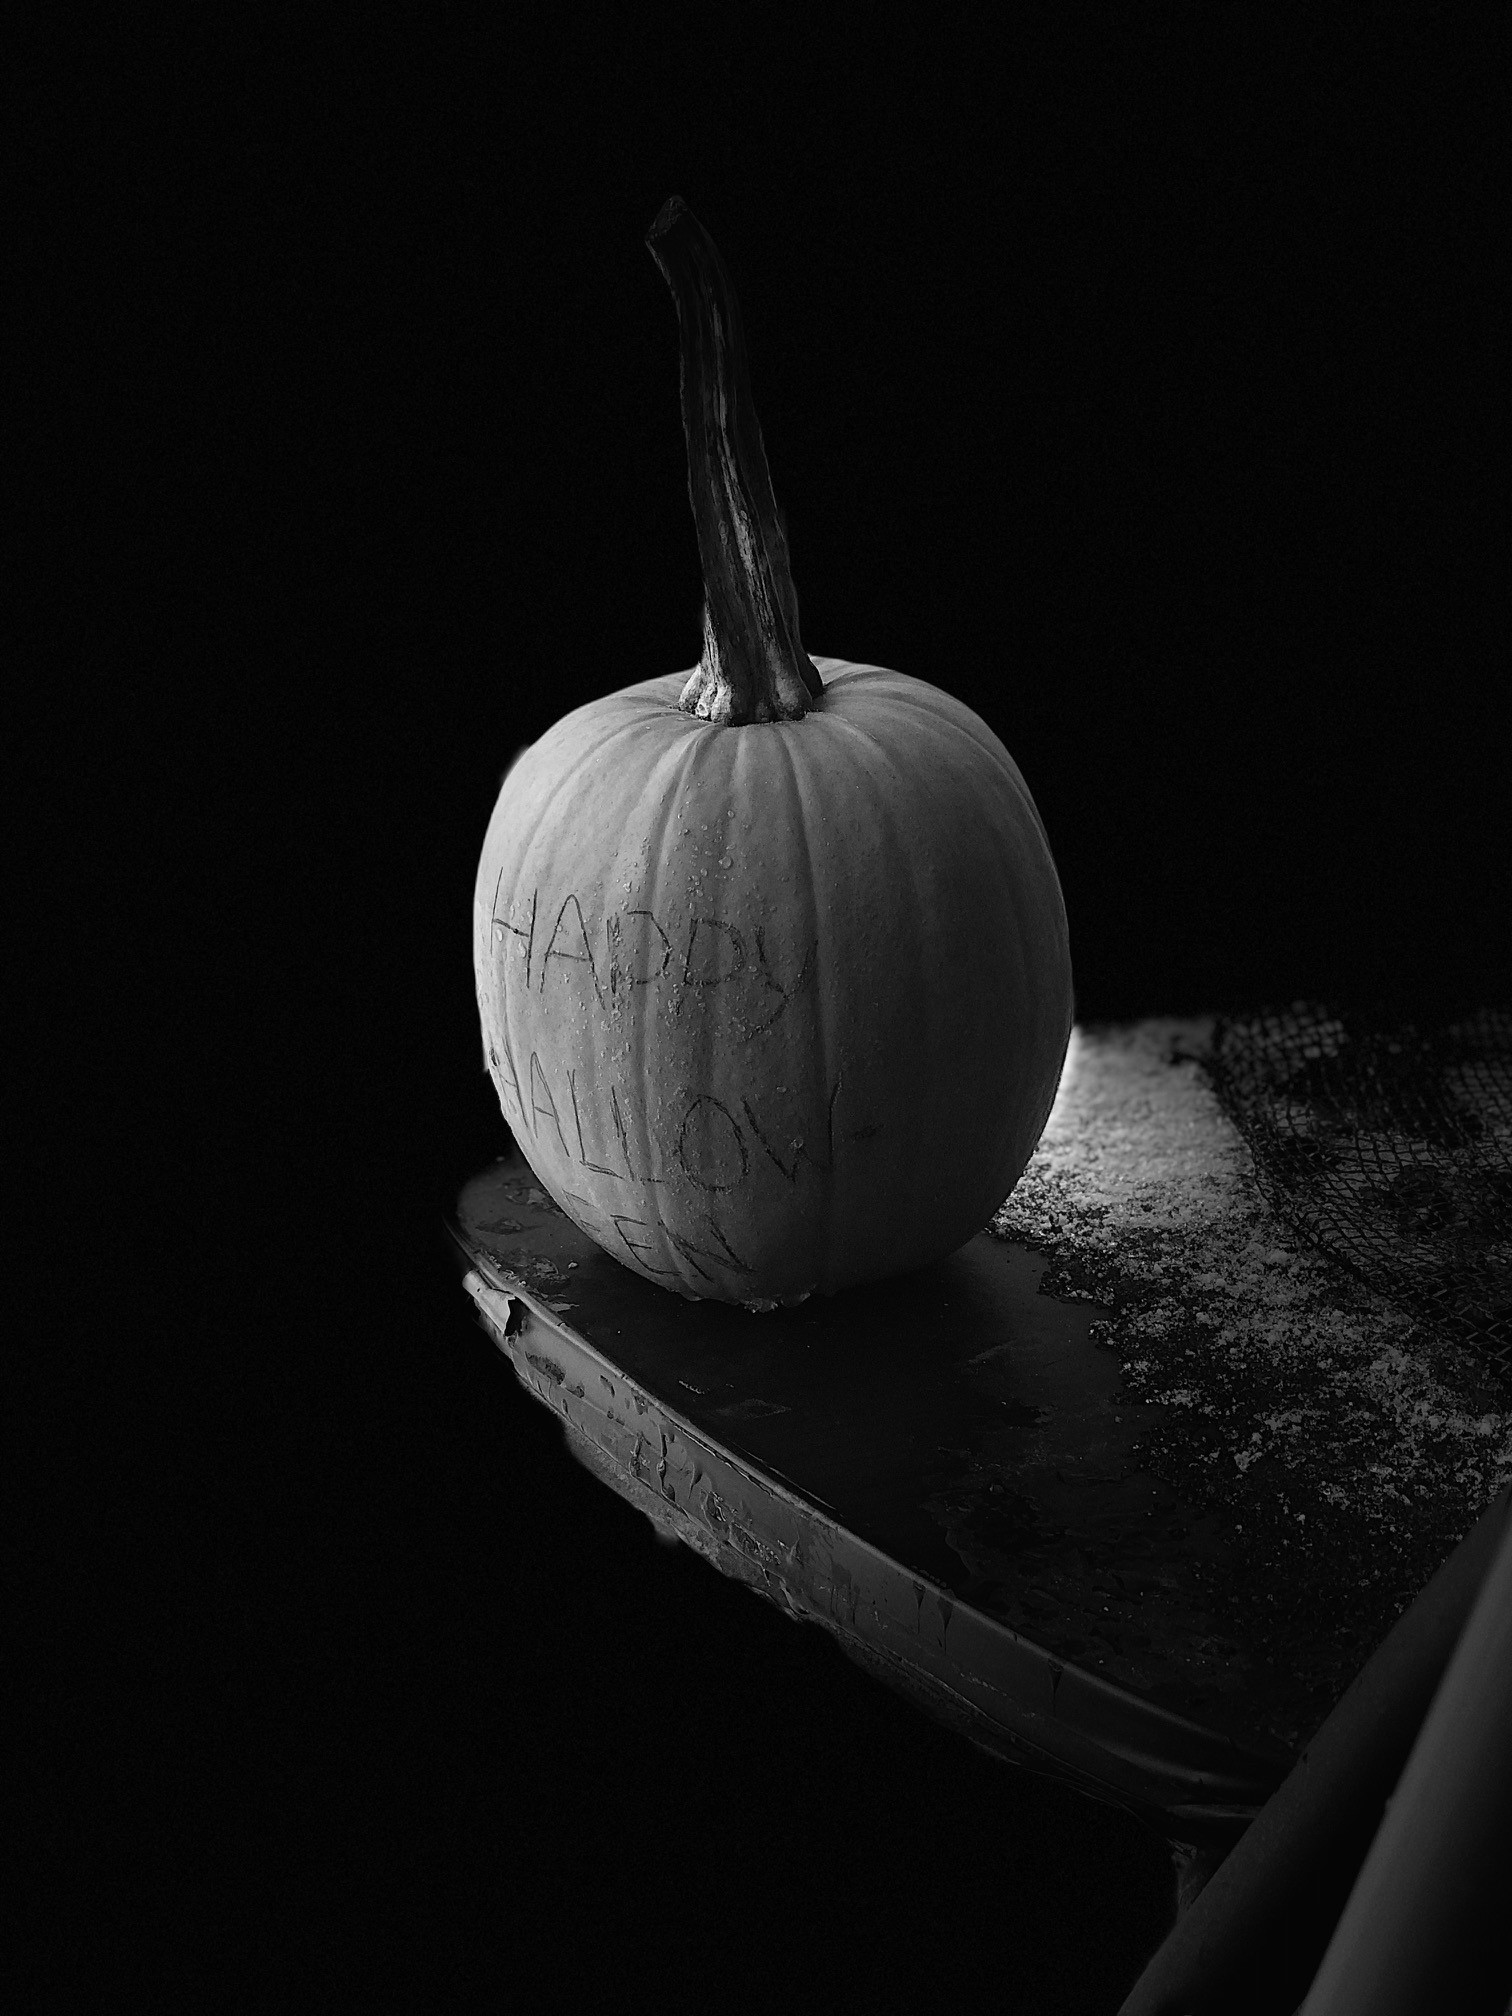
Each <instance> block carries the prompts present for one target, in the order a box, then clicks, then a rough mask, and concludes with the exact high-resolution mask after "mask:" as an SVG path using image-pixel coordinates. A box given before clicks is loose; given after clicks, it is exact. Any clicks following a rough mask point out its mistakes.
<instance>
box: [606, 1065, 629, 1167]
mask: <svg viewBox="0 0 1512 2016" xmlns="http://www.w3.org/2000/svg"><path fill="white" fill-rule="evenodd" d="M609 1110H610V1112H611V1113H612V1114H613V1115H614V1131H615V1133H616V1134H618V1136H619V1144H620V1153H621V1154H622V1155H623V1156H624V1158H625V1174H626V1175H627V1176H628V1177H629V1178H630V1181H631V1182H632V1183H633V1182H634V1181H635V1168H634V1165H633V1164H632V1162H631V1160H630V1137H629V1136H628V1135H627V1134H626V1132H625V1116H624V1114H623V1113H621V1111H620V1103H619V1094H618V1093H617V1092H616V1091H615V1089H614V1087H613V1086H612V1085H611V1086H610V1087H609Z"/></svg>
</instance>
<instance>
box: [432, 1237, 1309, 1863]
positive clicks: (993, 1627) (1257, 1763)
mask: <svg viewBox="0 0 1512 2016" xmlns="http://www.w3.org/2000/svg"><path fill="white" fill-rule="evenodd" d="M468 1260H469V1262H470V1264H469V1267H468V1271H467V1274H466V1276H465V1278H464V1281H463V1286H464V1288H465V1289H466V1290H467V1292H468V1294H469V1295H470V1296H471V1298H472V1300H473V1302H474V1304H475V1305H476V1307H477V1309H478V1312H479V1315H480V1317H481V1319H482V1320H483V1323H484V1325H485V1328H486V1330H487V1332H488V1334H489V1336H490V1337H491V1338H492V1339H493V1341H494V1342H495V1344H496V1345H497V1346H498V1348H499V1349H500V1350H501V1351H502V1352H503V1353H504V1355H505V1356H506V1357H507V1358H508V1359H509V1362H510V1364H511V1365H512V1366H513V1368H514V1371H515V1374H516V1377H517V1378H518V1379H519V1381H520V1383H521V1384H522V1385H523V1386H524V1387H525V1389H526V1391H527V1392H529V1393H530V1394H531V1395H532V1396H533V1397H534V1398H535V1399H537V1400H539V1401H540V1402H541V1403H542V1404H543V1405H544V1406H546V1407H548V1408H550V1409H551V1411H552V1412H553V1413H554V1414H555V1415H556V1416H557V1417H558V1418H559V1420H560V1421H561V1422H562V1425H563V1427H564V1429H565V1431H566V1435H567V1441H568V1447H569V1448H570V1449H571V1451H572V1453H573V1455H575V1456H576V1457H577V1458H578V1459H579V1460H580V1461H581V1462H583V1463H584V1464H585V1465H586V1466H587V1467H588V1468H589V1469H590V1470H591V1471H593V1472H594V1473H595V1474H596V1475H598V1476H599V1477H600V1478H601V1479H602V1480H603V1481H604V1482H605V1483H607V1484H609V1485H610V1486H611V1487H612V1488H613V1489H614V1490H616V1491H617V1492H618V1493H619V1494H620V1495H621V1496H622V1497H625V1498H627V1499H629V1500H630V1502H631V1503H632V1504H634V1505H635V1506H636V1507H637V1509H639V1510H640V1511H642V1512H644V1513H645V1514H646V1515H647V1517H648V1518H650V1519H651V1520H652V1522H653V1524H655V1525H656V1526H657V1527H658V1528H659V1529H660V1530H661V1531H663V1532H664V1533H667V1534H669V1535H672V1536H675V1537H676V1538H677V1539H679V1540H682V1541H684V1542H685V1543H686V1544H687V1545H689V1546H691V1547H692V1548H693V1549H694V1551H695V1552H696V1553H698V1554H700V1555H702V1556H703V1558H704V1559H705V1560H707V1561H709V1562H710V1563H711V1564H712V1565H713V1566H715V1567H716V1568H718V1569H720V1570H721V1571H722V1572H723V1573H725V1574H727V1575H731V1576H733V1577H734V1578H735V1579H737V1580H739V1581H742V1582H744V1583H745V1584H746V1585H747V1586H748V1587H751V1588H754V1589H756V1590H757V1591H758V1593H760V1594H762V1595H765V1596H767V1597H768V1598H769V1599H770V1600H771V1601H773V1602H775V1603H776V1604H777V1605H778V1606H779V1607H780V1608H781V1609H783V1610H785V1611H786V1612H787V1613H788V1615H789V1616H792V1617H794V1618H797V1619H799V1620H800V1621H803V1622H807V1623H816V1624H820V1625H823V1626H824V1628H825V1629H826V1630H828V1631H829V1632H831V1633H832V1634H833V1635H834V1636H835V1637H836V1638H837V1639H839V1641H840V1643H841V1645H842V1647H843V1648H844V1650H845V1651H846V1653H847V1654H848V1655H849V1656H850V1657H851V1658H853V1659H854V1660H855V1661H856V1662H857V1663H858V1664H860V1665H861V1666H863V1667H865V1668H867V1669H868V1670H870V1671H872V1672H874V1673H876V1674H877V1675H878V1676H879V1677H880V1678H883V1679H885V1680H887V1681H888V1682H889V1683H890V1684H892V1685H893V1686H895V1687H899V1688H901V1689H902V1690H903V1691H905V1692H907V1693H910V1694H913V1695H915V1696H923V1697H925V1699H926V1705H928V1706H929V1707H930V1708H931V1709H932V1710H933V1712H934V1713H935V1714H936V1715H937V1716H939V1717H940V1718H941V1719H943V1720H944V1721H946V1722H947V1723H949V1724H950V1725H952V1726H954V1727H955V1728H957V1729H959V1730H960V1731H961V1732H962V1733H963V1734H965V1735H967V1736H969V1737H970V1738H971V1740H972V1741H973V1742H975V1743H977V1744H978V1745H979V1746H980V1747H982V1748H984V1749H986V1750H988V1751H990V1752H992V1753H993V1754H994V1755H996V1756H998V1757H1001V1758H1003V1759H1005V1760H1006V1761H1008V1762H1010V1763H1014V1764H1017V1765H1020V1766H1022V1767H1025V1768H1027V1769H1029V1770H1032V1771H1037V1772H1039V1773H1040V1774H1042V1775H1045V1776H1050V1777H1054V1778H1057V1779H1059V1780H1061V1781H1062V1782H1069V1783H1071V1784H1073V1785H1074V1786H1076V1787H1077V1788H1078V1789H1079V1790H1081V1791H1083V1792H1086V1793H1087V1794H1089V1795H1090V1796H1092V1797H1094V1798H1098V1799H1102V1800H1104V1801H1106V1802H1108V1803H1111V1804H1114V1805H1118V1806H1123V1807H1126V1808H1127V1809H1129V1810H1130V1811H1132V1812H1135V1813H1138V1814H1139V1815H1141V1817H1143V1818H1145V1819H1147V1820H1149V1821H1151V1822H1152V1823H1153V1824H1156V1825H1158V1826H1160V1827H1161V1828H1162V1829H1163V1831H1165V1832H1167V1833H1169V1834H1171V1835H1173V1836H1174V1837H1176V1838H1181V1839H1188V1840H1198V1839H1201V1840H1204V1841H1205V1840H1207V1839H1208V1838H1209V1837H1211V1836H1215V1835H1216V1836H1219V1837H1222V1838H1224V1839H1226V1840H1232V1839H1235V1838H1237V1836H1238V1835H1239V1834H1240V1833H1242V1832H1243V1830H1244V1828H1245V1827H1246V1826H1247V1825H1248V1823H1249V1821H1250V1820H1251V1819H1253V1818H1254V1816H1255V1814H1256V1813H1257V1812H1258V1811H1259V1808H1260V1807H1261V1806H1262V1805H1263V1804H1264V1802H1265V1800H1266V1799H1267V1798H1268V1797H1269V1796H1270V1794H1271V1793H1272V1792H1273V1791H1274V1790H1275V1788H1276V1786H1277V1785H1278V1784H1279V1783H1280V1781H1281V1778H1282V1777H1283V1776H1284V1771H1283V1770H1281V1769H1280V1768H1278V1767H1277V1766H1276V1765H1274V1764H1273V1763H1271V1762H1270V1761H1269V1760H1267V1759H1263V1758H1259V1757H1256V1756H1253V1755H1251V1754H1250V1753H1248V1752H1246V1751H1245V1750H1244V1749H1243V1748H1242V1747H1241V1746H1240V1745H1239V1744H1238V1743H1236V1742H1235V1741H1234V1740H1233V1739H1232V1738H1230V1737H1226V1736H1223V1735H1220V1734H1219V1733H1218V1732H1217V1731H1215V1730H1212V1729H1208V1728H1205V1727H1204V1726H1203V1725H1202V1724H1201V1723H1199V1722H1193V1721H1190V1720H1188V1719H1187V1718H1186V1717H1185V1716H1181V1715H1177V1714H1174V1713H1173V1712H1172V1711H1170V1710H1169V1709H1165V1708H1161V1707H1159V1706H1158V1705H1157V1704H1156V1703H1154V1702H1152V1701H1147V1700H1145V1699H1143V1698H1142V1697H1141V1696H1139V1695H1137V1694H1133V1693H1130V1692H1129V1691H1128V1690H1127V1689H1125V1688H1122V1687H1120V1686H1118V1685H1117V1684H1116V1683H1114V1682H1112V1681H1110V1680H1106V1679H1104V1678H1103V1677H1102V1676H1101V1675H1099V1674H1095V1673H1089V1672H1087V1671H1086V1670H1085V1669H1084V1668H1081V1667H1078V1666H1075V1665H1073V1664H1070V1663H1068V1662H1067V1661H1064V1660H1060V1659H1057V1658H1055V1657H1054V1656H1053V1655H1052V1654H1051V1653H1050V1652H1048V1651H1047V1650H1046V1649H1045V1648H1044V1647H1043V1646H1041V1645H1037V1644H1036V1643H1035V1642H1034V1641H1033V1640H1032V1639H1029V1638H1025V1637H1024V1636H1022V1634H1021V1633H1019V1632H1016V1631H1014V1630H1012V1629H1011V1628H1010V1627H1009V1626H1008V1625H1006V1624H1000V1623H998V1622H997V1620H996V1619H994V1618H991V1617H988V1616H987V1615H985V1613H983V1612H982V1611H980V1610H975V1609H973V1608H972V1607H971V1605H970V1604H968V1603H963V1602H961V1601H960V1600H959V1599H957V1598H955V1597H953V1596H951V1595H950V1594H949V1593H948V1592H947V1591H945V1590H943V1589H941V1588H940V1587H939V1586H938V1585H937V1584H936V1583H934V1582H932V1581H931V1580H930V1579H929V1578H928V1576H926V1575H923V1574H921V1573H919V1572H918V1571H917V1570H915V1569H912V1568H908V1567H904V1566H901V1565H900V1564H898V1563H897V1562H894V1561H893V1560H892V1559H891V1558H890V1557H889V1556H888V1555H886V1554H884V1553H883V1552H882V1551H881V1549H879V1548H877V1547H875V1546H873V1545H872V1544H871V1543H870V1542H869V1541H866V1540H864V1539H862V1538H861V1537H860V1536H859V1535H858V1534H855V1533H852V1532H851V1531H850V1530H849V1529H848V1528H847V1527H845V1526H842V1525H841V1524H840V1523H839V1522H838V1520H835V1519H832V1518H825V1517H823V1516H822V1515H821V1514H820V1513H819V1512H818V1511H817V1510H816V1509H815V1506H814V1504H813V1503H812V1502H810V1501H809V1500H807V1499H805V1498H804V1497H803V1496H802V1495H800V1492H799V1490H798V1489H797V1488H796V1487H795V1488H793V1489H787V1488H785V1487H784V1485H783V1484H782V1483H780V1482H777V1481H776V1480H775V1479H774V1477H773V1476H772V1474H771V1472H772V1467H773V1466H771V1465H769V1464H764V1463H762V1462H761V1461H760V1459H759V1458H754V1457H752V1458H742V1456H741V1455H740V1453H739V1452H738V1451H736V1450H734V1449H731V1448H729V1447H728V1446H726V1445H725V1444H723V1443H719V1442H714V1441H712V1440H711V1439H710V1438H709V1437H708V1435H707V1434H705V1433H703V1432H702V1431H701V1430H699V1429H698V1428H696V1427H695V1426H694V1425H693V1423H692V1422H690V1421H688V1420H687V1419H686V1418H685V1417H684V1416H682V1415H681V1414H679V1413H678V1412H677V1411H676V1409H675V1408H672V1407H670V1406H668V1404H667V1403H666V1402H665V1401H663V1400H660V1399H657V1398H656V1397H655V1396H654V1395H652V1394H651V1393H649V1392H647V1391H646V1390H645V1389H644V1388H642V1387H641V1386H639V1385H638V1384H637V1383H636V1382H635V1381H634V1380H633V1379H630V1378H627V1377H626V1376H625V1374H624V1373H623V1372H622V1371H621V1370H620V1369H619V1368H618V1367H617V1366H616V1365H614V1364H613V1363H612V1362H611V1361H610V1360H609V1359H607V1358H606V1357H604V1356H603V1354H602V1353H601V1352H599V1351H598V1350H597V1349H596V1348H595V1346H593V1345H592V1344H590V1343H589V1342H588V1340H587V1339H586V1338H584V1337H582V1336H580V1335H578V1333H577V1332H576V1331H574V1330H573V1329H572V1328H571V1327H570V1325H569V1324H567V1323H566V1322H565V1321H564V1320H563V1317H562V1315H561V1313H560V1311H559V1310H556V1309H553V1308H552V1307H551V1306H550V1304H549V1303H548V1302H547V1301H546V1299H545V1298H543V1297H542V1296H540V1295H539V1294H538V1293H537V1292H536V1291H534V1290H532V1289H531V1288H529V1287H528V1286H526V1285H525V1284H524V1283H522V1282H521V1281H519V1280H518V1279H517V1278H516V1277H515V1276H513V1275H511V1274H510V1273H508V1272H507V1271H506V1270H504V1269H502V1268H495V1267H492V1266H488V1265H487V1264H486V1263H483V1262H481V1261H480V1260H479V1257H478V1256H477V1255H476V1254H473V1253H470V1254H469V1255H468ZM516 1304H518V1305H520V1306H521V1307H522V1308H523V1309H524V1311H526V1312H527V1315H526V1321H525V1324H524V1325H523V1326H519V1325H518V1323H517V1327H516V1328H514V1329H513V1330H511V1328H510V1324H511V1320H512V1318H513V1316H514V1305H516ZM542 1333H544V1335H543V1334H542ZM532 1345H534V1347H535V1348H532ZM543 1347H549V1348H550V1350H551V1351H552V1353H553V1355H552V1356H549V1357H548V1356H547V1355H546V1350H545V1348H543ZM559 1358H560V1359H564V1360H565V1361H566V1362H565V1363H559V1362H558V1359H559ZM743 1500H744V1501H745V1502H744V1503H742V1501H743ZM752 1501H754V1502H756V1503H759V1504H760V1506H761V1508H762V1510H763V1512H764V1514H765V1518H764V1520H763V1521H762V1522H761V1523H762V1524H764V1525H765V1526H766V1527H767V1529H768V1530H771V1528H772V1526H773V1524H774V1523H775V1525H776V1527H777V1530H778V1534H779V1536H780V1544H777V1545H774V1544H772V1542H771V1541H770V1540H767V1539H763V1538H761V1537H759V1536H758V1533H757V1531H756V1530H754V1529H755V1527H756V1524H757V1522H756V1521H755V1520H754V1519H753V1518H752V1517H751V1513H750V1509H749V1508H750V1505H751V1503H752ZM783 1529H786V1530H785V1531H784V1530H783ZM910 1613H911V1614H910Z"/></svg>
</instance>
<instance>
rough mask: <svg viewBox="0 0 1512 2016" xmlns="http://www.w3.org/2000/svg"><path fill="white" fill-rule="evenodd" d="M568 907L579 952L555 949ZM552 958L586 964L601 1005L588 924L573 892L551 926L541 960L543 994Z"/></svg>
mask: <svg viewBox="0 0 1512 2016" xmlns="http://www.w3.org/2000/svg"><path fill="white" fill-rule="evenodd" d="M569 909H571V910H572V911H573V912H574V913H575V915H576V917H577V929H578V939H579V941H580V942H581V944H582V947H583V949H582V951H581V952H559V951H558V950H557V939H558V938H559V937H560V936H561V931H562V924H563V920H564V919H565V918H566V915H567V912H568V910H569ZM568 928H569V930H570V929H571V927H570V926H569V927H568ZM553 959H566V960H568V961H569V962H570V963H571V964H572V965H574V966H586V967H587V968H588V972H589V974H590V976H591V978H592V980H593V992H594V994H595V996H596V997H597V1000H598V1004H599V1006H600V1007H601V1008H602V1007H603V1005H604V990H603V988H602V987H601V986H600V985H599V977H598V968H597V966H595V965H594V963H593V947H592V946H591V945H590V944H589V942H588V926H587V925H586V924H585V923H584V922H583V906H582V904H581V903H579V901H578V899H577V897H576V895H575V894H574V895H571V896H569V897H568V898H567V900H566V902H564V903H563V905H562V907H561V909H560V910H558V912H557V920H556V923H555V924H554V925H553V926H552V928H551V942H550V943H549V944H548V945H547V947H546V957H545V958H544V959H543V960H542V961H541V992H542V993H543V994H544V993H545V991H546V969H547V968H548V967H549V966H550V964H551V962H552V960H553ZM528 984H529V983H528V982H527V985H528Z"/></svg>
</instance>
